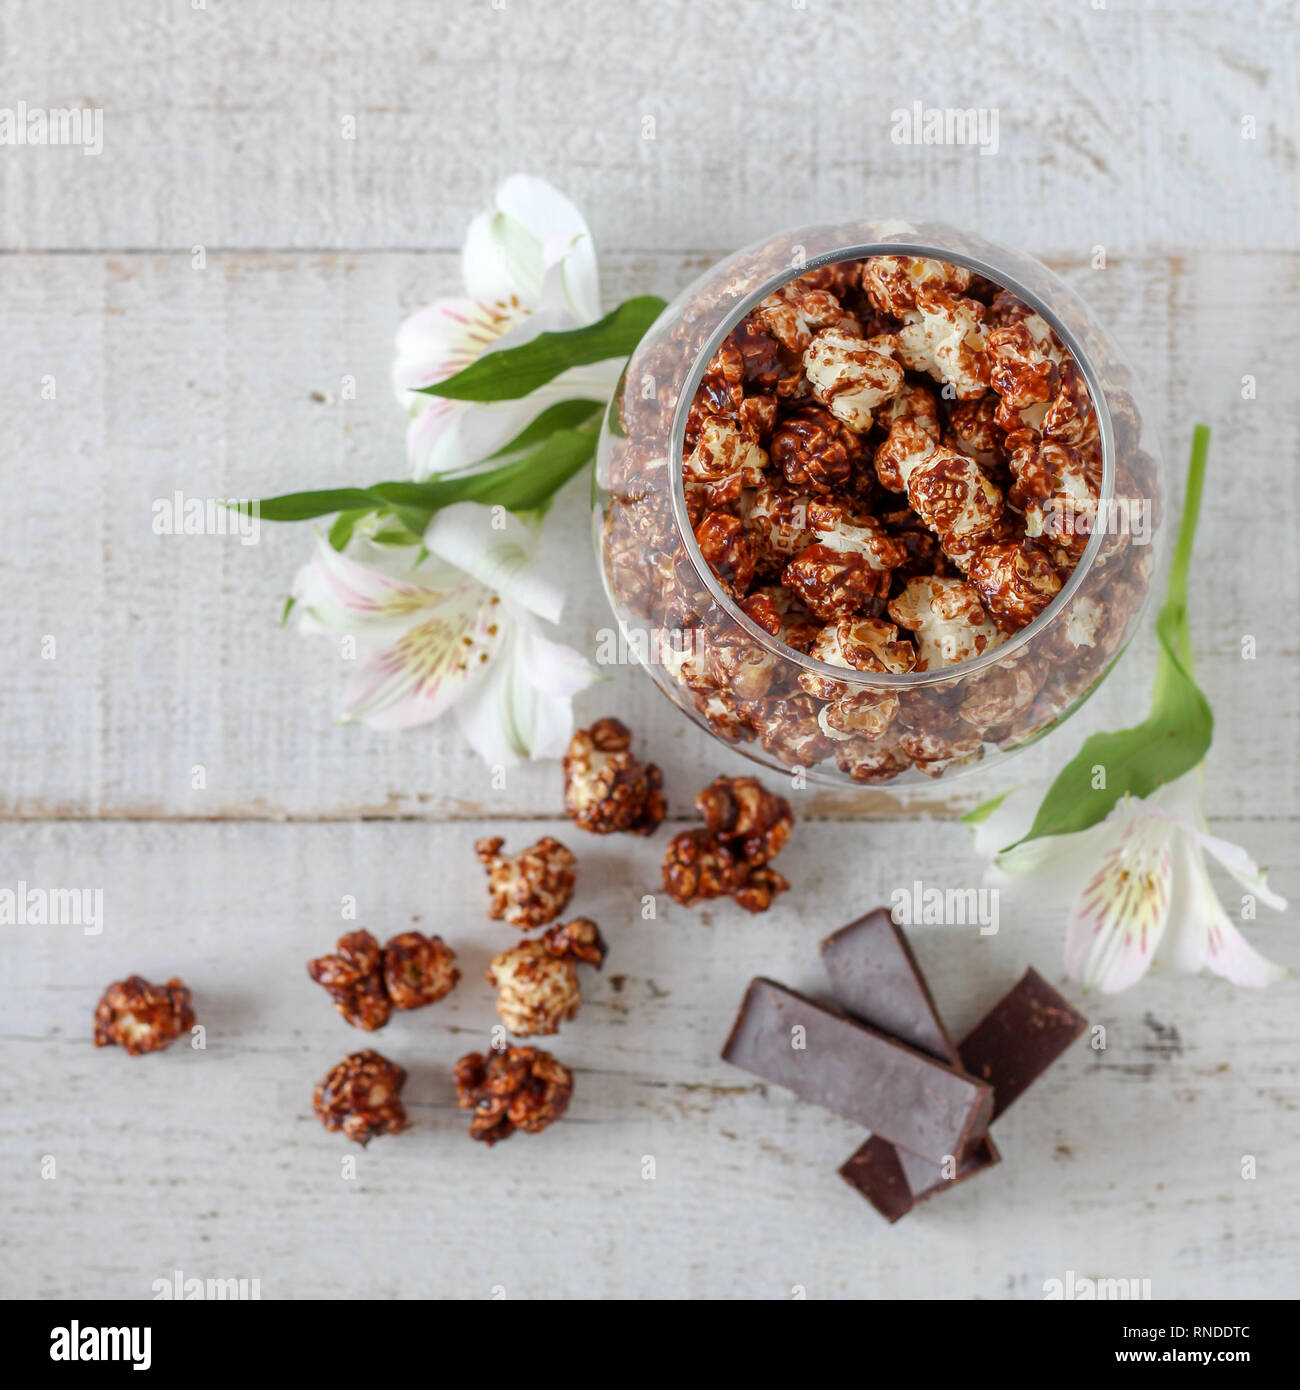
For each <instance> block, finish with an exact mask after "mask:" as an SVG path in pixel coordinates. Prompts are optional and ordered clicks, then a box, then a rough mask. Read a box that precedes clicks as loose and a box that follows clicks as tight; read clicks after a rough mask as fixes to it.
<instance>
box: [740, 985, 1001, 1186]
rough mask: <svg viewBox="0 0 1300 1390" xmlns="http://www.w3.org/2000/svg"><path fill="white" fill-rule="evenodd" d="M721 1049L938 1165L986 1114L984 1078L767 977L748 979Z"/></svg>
mask: <svg viewBox="0 0 1300 1390" xmlns="http://www.w3.org/2000/svg"><path fill="white" fill-rule="evenodd" d="M796 1029H801V1030H802V1033H801V1034H799V1035H796V1032H795V1030H796ZM722 1056H723V1057H724V1059H725V1060H726V1061H728V1062H731V1063H732V1064H733V1065H735V1066H738V1067H743V1068H744V1069H745V1070H746V1071H750V1072H753V1073H754V1075H755V1076H761V1077H763V1078H764V1080H766V1081H771V1082H774V1083H775V1084H776V1085H778V1086H784V1087H786V1088H787V1089H788V1090H791V1091H793V1092H794V1093H795V1095H797V1096H799V1097H801V1098H802V1099H803V1100H808V1101H812V1102H813V1103H814V1104H816V1105H820V1106H823V1107H824V1108H825V1109H827V1110H831V1111H833V1112H834V1113H835V1114H837V1115H843V1116H844V1118H845V1119H847V1120H853V1121H854V1122H855V1123H857V1124H860V1125H861V1126H862V1127H863V1128H864V1129H869V1130H871V1131H872V1132H873V1134H878V1135H880V1136H882V1137H883V1138H885V1139H888V1140H889V1141H890V1142H891V1143H893V1144H897V1145H899V1146H900V1147H902V1148H905V1149H910V1150H911V1151H912V1152H913V1153H917V1154H919V1155H921V1157H923V1158H928V1159H930V1160H931V1161H932V1162H935V1163H940V1162H942V1161H943V1159H944V1157H945V1156H946V1155H948V1154H962V1153H964V1152H965V1151H966V1148H967V1145H968V1144H969V1143H970V1142H971V1140H972V1138H975V1137H978V1136H979V1135H980V1134H982V1133H983V1132H984V1128H985V1126H987V1124H988V1122H989V1116H990V1115H991V1113H992V1108H993V1091H992V1087H990V1086H988V1085H986V1084H985V1083H984V1082H982V1081H977V1080H974V1079H973V1078H972V1077H969V1076H967V1075H965V1074H964V1073H963V1072H960V1071H958V1070H957V1069H956V1068H955V1067H950V1066H946V1065H945V1064H944V1063H942V1062H937V1061H935V1060H934V1059H933V1058H931V1057H928V1056H926V1054H925V1053H923V1052H918V1051H916V1050H915V1049H914V1048H910V1047H907V1046H905V1045H904V1044H903V1043H900V1042H897V1041H896V1040H895V1039H893V1038H891V1037H887V1036H886V1035H885V1034H884V1033H880V1032H877V1031H876V1030H875V1029H874V1028H868V1027H866V1026H864V1025H863V1024H860V1023H855V1022H853V1020H852V1019H849V1018H845V1017H844V1016H843V1015H842V1014H836V1013H832V1012H831V1011H830V1010H829V1009H826V1008H823V1007H822V1006H821V1005H820V1004H817V1003H814V1002H813V1001H812V1000H811V999H806V998H804V996H803V995H801V994H796V993H795V992H794V991H793V990H790V989H786V988H785V986H784V985H778V984H776V983H775V981H772V980H764V979H761V978H760V979H756V980H753V981H751V983H750V986H749V989H748V990H747V991H746V992H745V998H744V1000H743V1001H742V1003H741V1006H740V1012H739V1013H738V1014H737V1015H736V1022H735V1024H734V1025H733V1026H732V1029H731V1036H730V1037H729V1038H728V1039H727V1043H726V1046H725V1047H724V1048H723V1049H722Z"/></svg>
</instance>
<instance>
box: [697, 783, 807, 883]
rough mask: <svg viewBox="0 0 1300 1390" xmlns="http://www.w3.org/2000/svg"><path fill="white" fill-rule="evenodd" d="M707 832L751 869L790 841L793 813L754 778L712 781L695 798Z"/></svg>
mask: <svg viewBox="0 0 1300 1390" xmlns="http://www.w3.org/2000/svg"><path fill="white" fill-rule="evenodd" d="M695 809H696V810H697V811H698V812H699V813H700V815H702V816H703V817H704V824H705V826H706V827H707V828H708V830H709V831H710V832H711V833H712V834H714V835H716V836H717V837H718V838H719V839H720V840H723V841H724V842H726V843H727V844H728V846H729V847H730V849H731V851H732V853H733V854H734V855H735V856H736V857H737V858H738V859H742V860H744V862H745V863H747V864H749V865H751V866H752V867H755V868H756V867H757V866H758V865H760V864H766V863H767V861H768V860H769V859H771V858H772V857H773V856H774V855H776V854H777V853H779V852H780V850H781V848H782V847H783V846H784V844H785V842H786V841H787V840H788V839H789V838H790V830H791V828H792V826H793V825H794V812H793V811H792V810H791V809H790V803H789V802H788V801H787V800H786V799H785V797H783V796H777V795H776V794H775V793H774V792H770V791H768V790H767V788H766V787H765V786H764V785H763V784H762V783H761V782H760V781H759V780H758V779H757V778H756V777H715V778H714V780H713V781H712V782H710V783H709V785H708V786H707V787H705V789H704V790H703V791H702V792H701V793H700V794H699V795H698V796H697V797H696V798H695Z"/></svg>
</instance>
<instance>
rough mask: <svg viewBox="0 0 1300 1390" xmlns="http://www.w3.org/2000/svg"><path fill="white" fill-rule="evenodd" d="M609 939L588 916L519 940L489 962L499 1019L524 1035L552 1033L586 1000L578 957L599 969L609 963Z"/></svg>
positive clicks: (519, 1035) (489, 972) (509, 1027)
mask: <svg viewBox="0 0 1300 1390" xmlns="http://www.w3.org/2000/svg"><path fill="white" fill-rule="evenodd" d="M606 951H607V948H606V945H605V940H604V938H603V937H602V936H601V934H600V928H599V927H598V926H597V925H596V924H595V922H593V921H592V920H591V919H590V918H589V917H578V918H576V919H575V920H574V921H572V922H568V923H566V924H565V925H564V926H555V927H552V928H551V929H550V930H549V931H548V932H547V933H546V934H545V935H544V936H543V937H542V939H541V940H540V941H521V942H520V943H519V945H517V946H515V947H514V948H513V949H512V950H509V951H502V952H501V954H500V955H498V956H496V957H494V958H493V960H492V963H491V965H489V966H488V971H487V982H488V984H490V985H492V986H494V987H495V988H496V990H497V991H498V994H497V1014H498V1016H499V1017H500V1019H501V1022H502V1023H504V1024H505V1025H506V1027H507V1028H508V1029H509V1030H510V1031H511V1032H512V1033H514V1034H515V1035H516V1036H518V1037H521V1038H526V1037H529V1036H531V1035H533V1034H535V1033H541V1034H548V1033H554V1032H556V1031H557V1030H558V1029H559V1026H560V1024H561V1023H564V1022H567V1021H568V1020H569V1019H571V1018H573V1017H574V1016H575V1015H576V1014H577V1012H578V1009H579V1007H580V1005H581V1004H582V990H581V988H580V987H579V984H578V971H577V969H576V965H575V962H577V961H584V962H586V963H587V964H589V965H594V966H595V967H596V968H597V969H598V970H599V969H600V967H601V966H602V965H603V964H604V963H605V955H606Z"/></svg>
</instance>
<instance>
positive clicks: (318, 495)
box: [257, 487, 384, 521]
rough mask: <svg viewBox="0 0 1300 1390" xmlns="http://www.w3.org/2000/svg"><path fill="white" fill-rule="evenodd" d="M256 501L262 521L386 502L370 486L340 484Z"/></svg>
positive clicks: (305, 518)
mask: <svg viewBox="0 0 1300 1390" xmlns="http://www.w3.org/2000/svg"><path fill="white" fill-rule="evenodd" d="M257 505H258V508H259V510H260V514H261V517H262V520H263V521H310V520H311V519H312V517H316V516H330V515H331V514H332V513H334V512H346V511H351V510H358V511H364V512H373V511H375V510H376V508H378V507H382V506H383V505H384V500H383V498H382V497H377V496H376V495H375V494H374V493H373V492H372V491H371V490H370V489H369V488H364V487H337V488H328V489H326V490H325V491H322V492H286V493H284V494H283V495H282V496H280V497H268V498H266V499H265V500H264V501H261V502H259V503H258V504H257Z"/></svg>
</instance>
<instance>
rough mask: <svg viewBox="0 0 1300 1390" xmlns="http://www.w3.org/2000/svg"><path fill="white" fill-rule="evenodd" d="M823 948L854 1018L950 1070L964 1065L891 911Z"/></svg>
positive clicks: (871, 916) (854, 925) (861, 921)
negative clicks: (935, 1060)
mask: <svg viewBox="0 0 1300 1390" xmlns="http://www.w3.org/2000/svg"><path fill="white" fill-rule="evenodd" d="M820 949H821V953H822V964H823V965H824V966H825V967H826V973H827V975H829V976H830V981H831V989H832V990H834V991H835V997H836V999H838V1000H839V1002H840V1003H841V1004H842V1005H843V1006H844V1008H845V1009H846V1010H847V1011H848V1012H849V1013H850V1014H852V1015H853V1017H854V1018H856V1019H858V1020H859V1021H860V1022H862V1023H867V1024H870V1026H871V1027H872V1028H879V1029H880V1031H881V1032H882V1033H888V1034H889V1035H890V1037H893V1038H897V1039H898V1041H899V1042H904V1043H906V1044H907V1045H908V1047H915V1048H917V1049H919V1050H920V1051H921V1052H928V1053H929V1054H930V1056H931V1057H937V1058H938V1059H939V1060H940V1061H941V1062H947V1063H948V1065H949V1066H960V1065H961V1061H960V1059H959V1057H958V1056H957V1044H956V1043H955V1042H953V1040H952V1038H951V1037H950V1036H949V1035H948V1030H947V1029H946V1028H945V1027H944V1026H943V1020H942V1019H941V1018H940V1017H939V1010H938V1009H937V1008H935V1004H934V1000H933V999H932V998H931V996H930V987H929V985H927V984H926V982H925V976H924V975H922V974H921V967H920V966H919V965H918V964H917V963H916V957H915V956H914V955H913V954H912V948H911V946H910V945H909V944H908V941H907V938H906V937H905V936H904V935H903V933H902V932H901V931H900V930H899V929H898V927H897V926H895V925H894V919H893V918H892V917H891V916H890V914H889V912H888V910H887V909H885V908H883V907H878V908H877V909H876V910H875V911H874V912H868V913H867V915H866V916H865V917H859V918H858V920H857V921H856V922H850V923H849V925H848V926H847V927H841V928H840V929H839V931H837V932H832V933H831V935H830V936H828V937H827V938H826V940H825V941H823V942H822V944H821V948H820Z"/></svg>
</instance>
